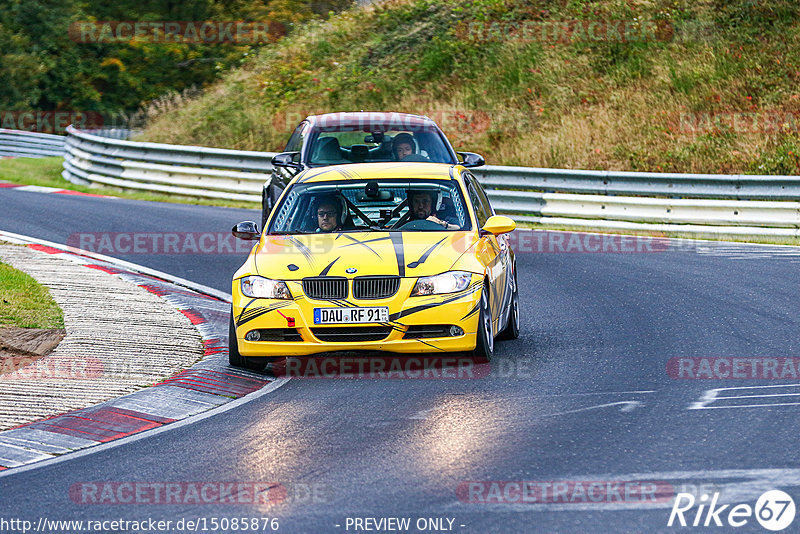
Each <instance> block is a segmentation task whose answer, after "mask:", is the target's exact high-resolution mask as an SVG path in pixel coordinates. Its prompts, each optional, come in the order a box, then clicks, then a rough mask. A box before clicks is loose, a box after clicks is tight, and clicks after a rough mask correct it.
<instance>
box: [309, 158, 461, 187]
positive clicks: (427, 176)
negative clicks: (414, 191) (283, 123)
mask: <svg viewBox="0 0 800 534" xmlns="http://www.w3.org/2000/svg"><path fill="white" fill-rule="evenodd" d="M398 178H401V179H407V180H432V179H433V180H449V179H451V178H452V179H456V180H459V181H460V178H461V172H460V169H459V166H457V165H450V164H449V163H418V162H410V163H403V162H394V163H392V162H389V163H386V162H383V163H350V164H347V165H332V166H330V167H318V168H314V169H308V170H306V171H303V172H301V173H300V174H298V175H297V177H296V178H295V179H296V180H297V182H303V183H305V182H328V181H334V180H380V179H384V180H385V179H398Z"/></svg>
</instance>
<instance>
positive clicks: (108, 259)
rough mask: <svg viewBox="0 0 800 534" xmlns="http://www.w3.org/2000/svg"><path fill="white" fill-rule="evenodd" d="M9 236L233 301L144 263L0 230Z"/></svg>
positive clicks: (225, 295)
mask: <svg viewBox="0 0 800 534" xmlns="http://www.w3.org/2000/svg"><path fill="white" fill-rule="evenodd" d="M4 236H7V237H9V238H11V239H16V240H19V241H26V242H29V243H33V244H37V245H45V246H48V247H52V248H56V249H59V250H63V251H64V252H70V253H72V254H77V255H79V256H86V257H89V258H93V259H96V260H100V261H104V262H107V263H111V264H114V265H119V266H120V267H124V268H126V269H129V270H131V271H136V272H138V273H141V274H146V275H149V276H154V277H156V278H161V279H162V280H165V281H167V282H170V283H172V284H175V285H178V286H183V287H186V288H189V289H192V290H194V291H197V292H198V293H202V294H204V295H209V296H211V297H215V298H217V299H219V300H221V301H223V302H231V296H230V295H228V294H227V293H224V292H222V291H220V290H218V289H214V288H213V287H208V286H204V285H203V284H198V283H197V282H192V281H191V280H186V279H185V278H180V277H179V276H174V275H171V274H168V273H165V272H163V271H158V270H156V269H151V268H150V267H144V266H142V265H137V264H135V263H131V262H128V261H125V260H120V259H117V258H113V257H111V256H106V255H104V254H98V253H97V252H89V251H88V250H83V249H80V248H75V247H71V246H69V245H62V244H61V243H53V242H52V241H46V240H44V239H38V238H36V237H28V236H25V235H21V234H15V233H13V232H7V231H5V230H0V238H2V237H4Z"/></svg>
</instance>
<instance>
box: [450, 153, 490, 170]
mask: <svg viewBox="0 0 800 534" xmlns="http://www.w3.org/2000/svg"><path fill="white" fill-rule="evenodd" d="M456 154H458V155H459V156H461V159H462V160H463V161H462V162H461V165H463V166H464V167H482V166H484V165H486V160H485V159H483V156H481V155H480V154H476V153H475V152H456Z"/></svg>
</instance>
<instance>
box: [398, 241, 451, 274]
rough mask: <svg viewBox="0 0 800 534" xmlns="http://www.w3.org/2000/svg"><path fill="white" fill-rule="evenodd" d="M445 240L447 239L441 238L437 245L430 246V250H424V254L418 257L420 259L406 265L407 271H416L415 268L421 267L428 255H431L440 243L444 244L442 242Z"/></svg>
mask: <svg viewBox="0 0 800 534" xmlns="http://www.w3.org/2000/svg"><path fill="white" fill-rule="evenodd" d="M445 239H447V238H446V237H443V238H442V239H441V240H439V242H438V243H436V244H434V245H432V246H431V248H429V249H428V250H426V251H425V253H424V254H423V255H422V256H421V257H420V259H418V260H417V261H412V262H411V263H409V264H408V268H409V269H416V268H417V267H419V266H420V265H422V264H423V263H425V260H427V259H428V256H430V255H431V252H433V251H434V250H436V248H437V247H438V246H439V245H441V244H442V243H444V240H445Z"/></svg>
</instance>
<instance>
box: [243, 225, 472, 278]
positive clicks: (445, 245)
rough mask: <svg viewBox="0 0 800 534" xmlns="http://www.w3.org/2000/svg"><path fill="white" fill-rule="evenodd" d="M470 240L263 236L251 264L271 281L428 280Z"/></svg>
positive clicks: (425, 235) (465, 236) (465, 235)
mask: <svg viewBox="0 0 800 534" xmlns="http://www.w3.org/2000/svg"><path fill="white" fill-rule="evenodd" d="M476 239H477V234H476V232H349V233H331V234H300V235H291V236H288V235H287V236H280V235H279V236H267V235H265V236H262V238H261V241H260V242H259V244H258V247H257V249H256V250H255V253H254V256H253V260H254V262H255V267H256V271H257V273H258V274H259V275H261V276H264V277H267V278H272V279H276V280H299V279H301V278H305V277H307V276H345V277H348V278H352V277H354V276H369V275H399V276H403V277H417V276H429V275H432V274H439V273H442V272H445V271H448V270H450V268H451V267H452V266H453V264H454V263H455V262H456V260H458V259H459V257H461V255H462V254H463V253H464V252H466V251H467V250H469V249H470V247H472V245H474V244H475V241H476ZM354 269H355V270H354ZM348 271H349V272H348Z"/></svg>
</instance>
